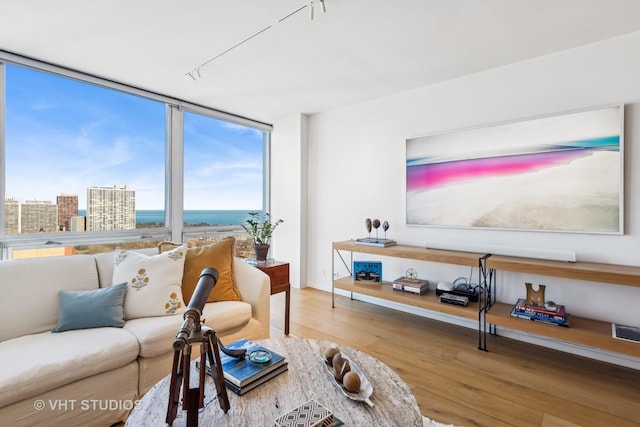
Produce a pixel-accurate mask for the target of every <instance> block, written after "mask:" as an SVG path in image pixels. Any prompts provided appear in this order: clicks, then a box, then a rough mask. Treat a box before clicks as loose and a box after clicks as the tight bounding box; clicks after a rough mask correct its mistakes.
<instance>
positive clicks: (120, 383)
mask: <svg viewBox="0 0 640 427" xmlns="http://www.w3.org/2000/svg"><path fill="white" fill-rule="evenodd" d="M142 252H146V253H147V254H157V250H143V251H142ZM113 260H114V254H113V253H107V254H98V255H74V256H64V257H51V258H39V259H28V260H5V261H0V290H1V292H0V295H1V296H2V305H1V307H2V308H0V420H1V422H0V423H1V424H3V425H10V426H13V427H17V426H27V425H34V426H35V425H38V426H39V425H48V426H54V425H62V426H75V425H83V426H93V425H95V426H109V425H111V424H113V423H115V422H118V421H121V420H124V419H125V418H126V416H127V414H128V413H129V411H130V409H131V408H132V405H133V402H135V400H137V399H138V398H139V397H140V396H142V395H143V394H144V393H145V392H146V391H147V390H148V389H149V388H150V387H151V386H152V385H153V384H155V383H156V382H157V381H159V380H160V379H161V378H162V377H164V376H165V375H167V374H168V373H170V371H171V361H172V358H173V354H174V353H173V348H172V343H173V340H174V338H175V335H176V333H177V331H178V328H179V327H180V325H181V323H182V318H183V316H182V314H174V315H167V316H158V317H144V318H136V319H131V320H127V321H126V322H125V325H124V327H122V328H118V327H98V328H91V329H76V330H69V331H65V332H59V333H53V332H51V330H52V329H53V328H54V327H56V325H57V324H58V318H59V305H60V303H59V295H58V294H59V292H60V291H61V290H91V289H98V288H104V287H108V286H111V285H112V276H113V262H114V261H113ZM233 276H234V277H235V281H236V286H237V290H238V291H239V292H240V294H241V296H242V301H219V302H211V303H207V304H206V305H205V308H204V310H203V316H202V318H203V319H204V320H205V324H206V325H208V326H210V327H211V328H213V329H214V330H215V331H216V332H217V334H218V336H219V337H220V338H221V339H222V341H223V342H224V343H229V342H232V341H234V340H236V339H239V338H241V337H247V338H250V339H261V338H267V337H268V336H269V314H270V313H269V297H270V282H269V277H268V276H267V275H266V274H264V273H263V272H261V271H260V270H258V269H256V268H254V267H252V266H250V265H248V264H246V263H245V262H243V261H242V260H240V259H237V258H234V259H233ZM127 292H129V291H127Z"/></svg>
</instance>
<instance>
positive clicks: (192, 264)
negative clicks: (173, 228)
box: [158, 236, 242, 305]
mask: <svg viewBox="0 0 640 427" xmlns="http://www.w3.org/2000/svg"><path fill="white" fill-rule="evenodd" d="M235 241H236V239H235V238H234V237H233V236H231V237H227V238H226V239H224V240H222V241H220V242H216V243H211V244H209V245H205V246H194V247H190V248H189V249H188V250H187V256H186V258H185V261H184V275H183V276H182V297H183V299H184V301H185V303H186V304H187V305H188V304H189V301H191V296H192V295H193V292H194V291H195V289H196V285H197V284H198V279H199V278H200V273H202V270H203V269H204V268H206V267H213V268H215V269H216V270H218V273H219V276H218V282H217V283H216V285H215V286H214V287H213V290H212V291H211V293H210V294H209V298H207V302H215V301H241V300H242V296H241V295H240V292H239V291H238V289H237V288H236V282H235V279H234V277H233V246H234V244H235ZM180 245H181V244H179V243H172V242H161V243H160V244H159V245H158V250H159V251H160V253H162V252H165V251H168V250H171V249H174V248H175V247H177V246H180Z"/></svg>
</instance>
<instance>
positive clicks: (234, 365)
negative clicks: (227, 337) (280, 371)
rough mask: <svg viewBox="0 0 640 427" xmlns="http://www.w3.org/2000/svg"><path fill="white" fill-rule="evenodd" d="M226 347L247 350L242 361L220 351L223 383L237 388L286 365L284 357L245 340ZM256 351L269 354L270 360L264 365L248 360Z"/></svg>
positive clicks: (198, 366)
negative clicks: (228, 383)
mask: <svg viewBox="0 0 640 427" xmlns="http://www.w3.org/2000/svg"><path fill="white" fill-rule="evenodd" d="M226 347H227V348H229V349H238V348H244V349H246V350H247V352H246V356H245V358H244V359H238V358H235V357H231V356H228V355H226V354H224V353H223V352H222V351H220V364H221V365H222V373H223V374H224V379H225V382H227V381H228V382H230V383H231V384H234V385H236V386H237V387H243V386H244V385H246V384H249V383H250V382H253V381H256V380H257V379H259V378H261V377H263V376H265V375H267V374H268V373H270V372H271V371H273V370H275V369H277V368H279V367H280V366H282V365H284V364H285V363H286V359H285V358H284V356H282V355H280V354H278V353H276V352H274V351H271V350H269V349H268V348H265V347H263V346H261V345H259V344H257V343H255V342H254V341H250V340H248V339H246V338H242V339H239V340H238V341H235V342H233V343H231V344H229V345H227V346H226ZM256 350H262V351H267V352H269V353H271V360H269V361H268V362H265V363H258V362H254V361H252V360H250V357H249V355H250V354H251V352H253V351H256ZM208 365H209V362H208V361H207V372H209V373H210V369H209V366H208ZM196 367H197V368H200V360H196Z"/></svg>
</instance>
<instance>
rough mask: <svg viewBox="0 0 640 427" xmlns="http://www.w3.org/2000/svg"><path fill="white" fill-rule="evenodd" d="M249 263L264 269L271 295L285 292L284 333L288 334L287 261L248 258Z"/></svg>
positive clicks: (288, 287)
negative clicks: (268, 279)
mask: <svg viewBox="0 0 640 427" xmlns="http://www.w3.org/2000/svg"><path fill="white" fill-rule="evenodd" d="M249 263H250V264H251V265H253V266H254V267H256V268H259V269H260V270H262V271H264V272H265V273H266V274H267V275H268V276H269V277H270V278H271V295H273V294H277V293H280V292H285V306H284V334H285V335H289V300H290V296H291V284H290V282H289V263H288V262H284V261H276V260H273V259H269V260H267V261H256V260H250V261H249Z"/></svg>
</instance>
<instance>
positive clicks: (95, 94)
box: [5, 65, 263, 209]
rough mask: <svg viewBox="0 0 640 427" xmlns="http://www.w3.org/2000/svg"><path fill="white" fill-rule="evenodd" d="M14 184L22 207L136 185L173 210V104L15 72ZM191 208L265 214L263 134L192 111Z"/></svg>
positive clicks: (11, 91)
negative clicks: (169, 168)
mask: <svg viewBox="0 0 640 427" xmlns="http://www.w3.org/2000/svg"><path fill="white" fill-rule="evenodd" d="M6 86H7V109H6V153H7V157H6V162H5V164H6V178H7V179H6V187H5V194H6V195H7V196H11V197H14V198H16V199H18V201H20V202H24V201H25V200H50V201H52V202H54V203H55V199H56V196H57V195H59V194H61V193H70V194H77V195H78V197H79V208H80V209H84V208H85V207H86V200H85V199H86V189H87V187H89V186H92V185H97V186H113V185H119V186H124V185H129V186H130V187H131V188H133V189H134V190H135V191H136V208H137V209H163V208H164V182H165V174H164V168H165V105H164V104H163V103H160V102H157V101H152V100H148V99H145V98H141V97H137V96H131V95H128V94H123V93H121V92H118V91H114V90H109V89H104V88H101V87H98V86H94V85H90V84H86V83H82V82H78V81H74V80H71V79H67V78H61V77H57V76H53V75H49V74H45V73H41V72H37V71H33V70H29V69H26V68H22V67H18V66H12V65H8V66H7V84H6ZM184 122H185V131H184V132H185V166H184V169H185V194H184V199H185V206H184V207H185V209H261V206H262V184H261V182H262V169H263V166H262V150H263V146H262V144H263V143H262V132H260V131H257V130H254V129H251V128H246V127H243V126H238V125H234V124H231V123H228V122H223V121H219V120H215V119H210V118H208V117H204V116H200V115H196V114H190V113H186V114H185V120H184Z"/></svg>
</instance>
